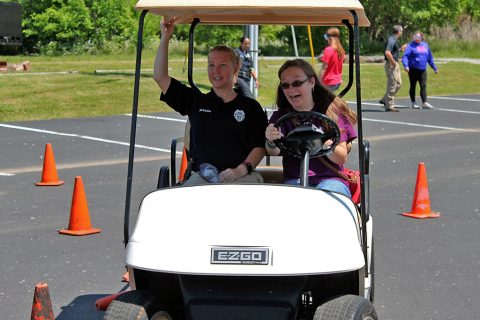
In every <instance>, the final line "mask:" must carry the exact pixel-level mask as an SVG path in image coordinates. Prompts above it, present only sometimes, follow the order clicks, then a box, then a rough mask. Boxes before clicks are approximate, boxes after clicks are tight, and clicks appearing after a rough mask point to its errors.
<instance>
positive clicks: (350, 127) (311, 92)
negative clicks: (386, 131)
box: [265, 59, 357, 196]
mask: <svg viewBox="0 0 480 320" xmlns="http://www.w3.org/2000/svg"><path fill="white" fill-rule="evenodd" d="M278 77H279V79H280V84H279V86H278V89H277V101H276V103H277V107H278V110H277V111H275V112H273V114H272V116H271V118H270V121H269V125H268V127H267V129H266V131H265V137H266V144H265V147H266V150H267V153H268V154H269V155H280V149H279V148H278V147H277V146H276V145H275V143H274V141H275V140H277V139H280V138H281V137H282V136H286V135H287V134H288V132H290V131H291V130H293V129H294V128H295V123H293V122H292V123H289V124H288V125H287V126H283V127H282V128H281V130H279V129H278V128H276V127H275V126H274V123H275V122H276V121H277V120H278V119H279V118H280V117H282V116H283V115H285V114H288V113H290V112H301V111H316V112H320V113H322V114H325V115H326V116H327V117H329V118H331V119H332V120H334V121H335V122H336V123H337V125H338V127H339V129H340V142H339V144H338V145H337V146H336V148H335V149H334V151H333V152H332V153H331V154H329V155H328V156H325V157H324V159H325V160H326V161H327V162H328V163H329V164H330V165H331V166H333V167H334V168H336V169H338V170H339V171H341V170H342V169H343V165H344V164H345V162H346V161H347V154H348V145H349V144H350V142H351V141H353V140H354V139H356V137H357V133H356V130H355V128H354V125H355V124H356V123H357V116H356V114H355V113H354V112H353V111H351V110H350V109H349V107H348V106H347V104H346V102H345V101H343V100H342V99H340V98H338V97H336V96H335V95H334V94H333V93H332V92H331V91H330V90H328V89H327V88H325V87H324V86H322V85H321V84H320V81H319V80H318V78H317V76H316V74H315V70H314V69H313V67H312V66H311V64H309V63H308V62H306V61H304V60H302V59H295V60H288V61H286V62H285V63H284V64H283V65H282V66H281V67H280V69H279V71H278ZM329 142H330V143H331V141H327V142H326V143H327V144H328V143H329ZM300 162H301V160H300V159H298V158H293V157H290V156H288V155H284V156H283V159H282V163H283V179H284V180H283V182H284V183H286V184H300ZM308 175H309V185H310V186H312V187H316V188H318V189H323V190H329V191H335V192H340V193H343V194H345V195H347V196H351V194H350V190H349V187H348V182H347V181H345V180H343V179H341V178H339V177H338V175H337V174H336V173H335V172H334V171H332V170H331V169H330V168H328V167H327V166H325V164H324V162H322V160H320V159H319V158H312V159H310V167H309V174H308Z"/></svg>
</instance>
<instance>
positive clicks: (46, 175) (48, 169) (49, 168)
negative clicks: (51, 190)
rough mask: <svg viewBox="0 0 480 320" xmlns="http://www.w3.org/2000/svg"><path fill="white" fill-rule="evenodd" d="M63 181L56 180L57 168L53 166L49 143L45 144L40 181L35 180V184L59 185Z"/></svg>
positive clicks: (51, 149) (53, 159)
mask: <svg viewBox="0 0 480 320" xmlns="http://www.w3.org/2000/svg"><path fill="white" fill-rule="evenodd" d="M63 183H64V181H61V180H58V175H57V168H56V166H55V157H54V156H53V148H52V145H51V144H50V143H47V145H46V146H45V157H44V159H43V171H42V181H40V182H36V183H35V184H36V185H37V186H59V185H62V184H63Z"/></svg>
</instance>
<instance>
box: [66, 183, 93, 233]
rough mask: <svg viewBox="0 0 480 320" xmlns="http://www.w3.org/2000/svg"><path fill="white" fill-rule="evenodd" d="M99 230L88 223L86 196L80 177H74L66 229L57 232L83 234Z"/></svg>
mask: <svg viewBox="0 0 480 320" xmlns="http://www.w3.org/2000/svg"><path fill="white" fill-rule="evenodd" d="M100 231H101V229H95V228H92V224H91V223H90V216H89V214H88V204H87V197H86V195H85V189H84V187H83V180H82V177H80V176H78V177H75V185H74V188H73V196H72V207H71V209H70V222H69V224H68V229H62V230H59V231H58V232H59V233H61V234H68V235H71V236H83V235H87V234H92V233H99V232H100Z"/></svg>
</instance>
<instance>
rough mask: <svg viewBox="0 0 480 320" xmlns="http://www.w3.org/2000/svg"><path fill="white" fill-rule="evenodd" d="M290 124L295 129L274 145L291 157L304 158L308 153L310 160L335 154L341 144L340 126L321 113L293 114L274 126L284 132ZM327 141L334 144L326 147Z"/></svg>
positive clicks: (284, 117) (285, 116)
mask: <svg viewBox="0 0 480 320" xmlns="http://www.w3.org/2000/svg"><path fill="white" fill-rule="evenodd" d="M288 124H289V126H292V125H293V126H295V128H294V129H293V130H291V131H290V132H288V134H287V136H285V137H282V138H280V139H277V140H274V143H275V145H276V146H277V147H278V148H280V150H282V152H283V153H285V154H288V155H289V156H291V157H295V158H302V156H303V155H304V154H305V152H306V151H308V152H309V154H310V158H316V157H321V156H324V155H326V154H329V153H330V152H333V150H334V149H335V147H336V146H337V144H338V143H339V142H340V129H339V128H338V125H337V124H336V123H335V122H334V121H333V120H332V119H330V118H328V117H327V116H325V115H324V114H322V113H320V112H316V111H303V112H291V113H288V114H286V115H284V116H282V117H281V118H279V119H278V120H277V121H276V122H275V124H274V126H275V127H276V128H278V129H279V130H281V131H282V127H284V126H287V125H288ZM286 128H289V127H286ZM327 140H332V141H333V143H332V144H331V145H325V142H326V141H327Z"/></svg>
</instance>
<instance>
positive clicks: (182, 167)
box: [178, 147, 188, 181]
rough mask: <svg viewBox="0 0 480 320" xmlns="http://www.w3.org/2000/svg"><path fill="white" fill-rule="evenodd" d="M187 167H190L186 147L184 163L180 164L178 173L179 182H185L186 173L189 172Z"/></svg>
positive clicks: (183, 154) (183, 155)
mask: <svg viewBox="0 0 480 320" xmlns="http://www.w3.org/2000/svg"><path fill="white" fill-rule="evenodd" d="M187 166H188V160H187V149H185V147H183V153H182V163H181V164H180V171H179V173H178V181H183V178H184V176H185V171H186V170H187Z"/></svg>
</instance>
